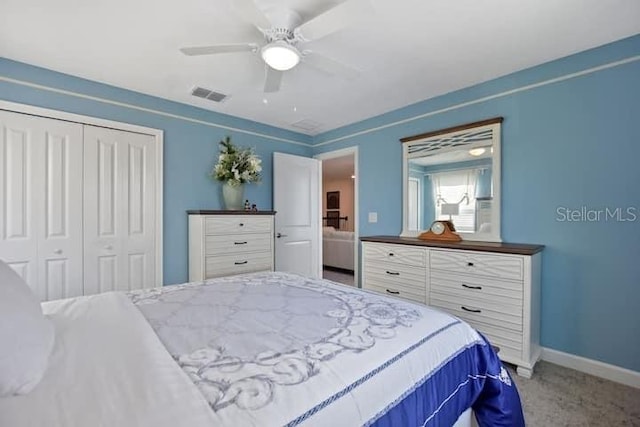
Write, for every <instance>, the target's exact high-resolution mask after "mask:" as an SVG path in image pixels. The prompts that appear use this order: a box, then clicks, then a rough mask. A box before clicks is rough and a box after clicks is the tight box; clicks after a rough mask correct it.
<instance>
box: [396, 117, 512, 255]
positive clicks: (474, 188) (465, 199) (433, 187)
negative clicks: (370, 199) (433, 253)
mask: <svg viewBox="0 0 640 427" xmlns="http://www.w3.org/2000/svg"><path fill="white" fill-rule="evenodd" d="M502 120H503V119H502V117H496V118H493V119H488V120H483V121H479V122H474V123H469V124H465V125H460V126H455V127H451V128H447V129H442V130H438V131H434V132H428V133H423V134H420V135H415V136H409V137H406V138H402V139H401V140H400V141H401V142H402V163H403V164H402V166H403V168H402V173H403V180H402V182H403V222H402V224H403V226H402V236H414V237H415V236H418V235H419V234H421V233H422V232H424V231H425V230H427V229H428V228H429V227H430V226H431V224H432V223H433V221H435V220H450V221H452V222H453V224H454V225H455V228H456V231H457V232H458V233H459V234H460V235H461V236H462V238H463V239H464V240H482V241H490V242H499V241H501V237H500V206H501V204H500V130H501V124H502Z"/></svg>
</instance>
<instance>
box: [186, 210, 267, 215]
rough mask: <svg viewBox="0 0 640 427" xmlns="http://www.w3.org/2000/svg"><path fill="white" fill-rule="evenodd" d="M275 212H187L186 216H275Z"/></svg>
mask: <svg viewBox="0 0 640 427" xmlns="http://www.w3.org/2000/svg"><path fill="white" fill-rule="evenodd" d="M275 214H276V211H245V210H240V211H227V210H210V209H209V210H207V209H204V210H203V209H200V210H189V211H187V215H275Z"/></svg>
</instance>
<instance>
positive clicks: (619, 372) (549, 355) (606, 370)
mask: <svg viewBox="0 0 640 427" xmlns="http://www.w3.org/2000/svg"><path fill="white" fill-rule="evenodd" d="M541 359H542V360H544V361H546V362H549V363H553V364H556V365H560V366H564V367H565V368H570V369H575V370H576V371H580V372H584V373H587V374H590V375H594V376H596V377H600V378H604V379H607V380H610V381H614V382H617V383H620V384H624V385H628V386H630V387H635V388H640V372H636V371H632V370H630V369H626V368H621V367H619V366H615V365H610V364H608V363H604V362H600V361H598V360H593V359H587V358H585V357H581V356H576V355H574V354H569V353H563V352H561V351H558V350H553V349H550V348H546V347H543V348H542V356H541Z"/></svg>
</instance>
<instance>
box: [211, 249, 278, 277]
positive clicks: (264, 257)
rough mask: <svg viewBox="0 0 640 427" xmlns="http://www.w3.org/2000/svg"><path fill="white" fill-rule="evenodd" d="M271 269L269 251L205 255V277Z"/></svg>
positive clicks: (271, 260)
mask: <svg viewBox="0 0 640 427" xmlns="http://www.w3.org/2000/svg"><path fill="white" fill-rule="evenodd" d="M272 269H273V257H272V256H271V252H266V253H253V254H244V253H241V254H235V255H225V256H215V257H207V258H206V259H205V279H210V278H212V277H220V276H229V275H232V274H240V273H249V272H253V271H264V270H272Z"/></svg>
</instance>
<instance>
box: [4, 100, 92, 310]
mask: <svg viewBox="0 0 640 427" xmlns="http://www.w3.org/2000/svg"><path fill="white" fill-rule="evenodd" d="M0 127H1V131H2V132H1V133H2V135H1V136H0V172H1V173H0V224H1V230H0V258H2V259H3V260H4V261H6V262H7V263H8V264H9V265H11V266H12V267H13V268H14V269H15V270H16V271H17V272H18V273H19V274H20V275H21V276H22V277H23V278H24V279H25V280H26V282H27V283H28V284H29V286H31V287H32V288H33V290H34V291H35V292H36V294H37V295H38V296H39V297H40V298H41V299H42V300H51V299H59V298H66V297H72V296H77V295H82V292H83V289H82V279H83V277H82V125H79V124H75V123H69V122H64V121H59V120H52V119H45V118H42V117H35V116H29V115H25V114H17V113H9V112H5V111H0Z"/></svg>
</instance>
